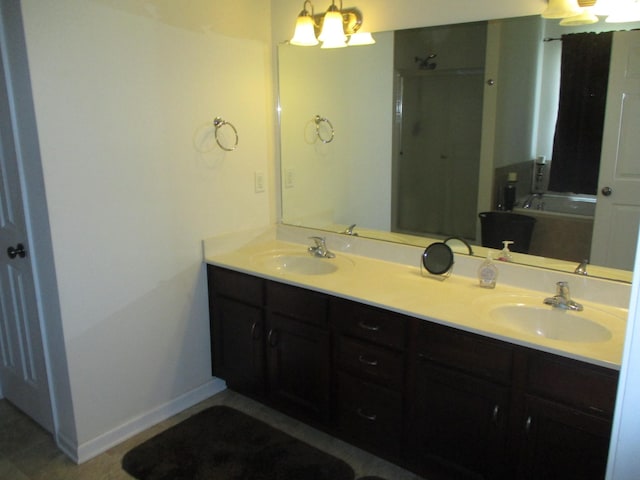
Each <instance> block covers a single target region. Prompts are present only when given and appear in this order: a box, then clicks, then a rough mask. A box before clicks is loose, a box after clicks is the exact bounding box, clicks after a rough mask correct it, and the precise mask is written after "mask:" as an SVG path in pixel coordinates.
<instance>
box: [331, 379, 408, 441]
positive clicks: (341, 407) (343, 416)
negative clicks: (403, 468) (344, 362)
mask: <svg viewBox="0 0 640 480" xmlns="http://www.w3.org/2000/svg"><path fill="white" fill-rule="evenodd" d="M337 390H338V391H337V393H338V411H337V423H338V428H339V430H340V431H341V432H343V433H344V434H345V435H346V436H348V437H350V438H353V439H355V440H358V441H359V443H362V444H364V445H368V446H372V447H377V448H384V449H385V450H386V451H391V452H394V453H396V452H397V451H398V450H399V446H400V439H401V435H402V396H401V395H400V394H399V393H397V392H392V391H390V390H386V389H384V388H382V387H380V386H378V385H375V384H373V383H369V382H367V381H364V380H360V379H358V378H356V377H353V376H351V375H349V374H347V373H344V372H339V373H338V388H337Z"/></svg>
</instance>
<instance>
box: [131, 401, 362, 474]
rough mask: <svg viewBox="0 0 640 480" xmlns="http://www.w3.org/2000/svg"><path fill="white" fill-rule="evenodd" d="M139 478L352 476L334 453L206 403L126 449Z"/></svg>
mask: <svg viewBox="0 0 640 480" xmlns="http://www.w3.org/2000/svg"><path fill="white" fill-rule="evenodd" d="M122 468H124V469H125V470H126V471H127V472H128V473H129V474H130V475H133V476H134V477H135V478H138V479H140V480H300V479H305V480H353V478H354V476H355V474H354V471H353V469H352V468H351V467H350V466H349V465H348V464H346V463H345V462H343V461H342V460H339V459H337V458H335V457H332V456H331V455H329V454H327V453H324V452H322V451H320V450H318V449H317V448H315V447H312V446H311V445H308V444H306V443H303V442H301V441H300V440H297V439H295V438H293V437H292V436H290V435H288V434H286V433H284V432H282V431H280V430H277V429H275V428H273V427H271V426H269V425H267V424H266V423H264V422H262V421H260V420H256V419H255V418H252V417H250V416H248V415H245V414H244V413H242V412H239V411H237V410H234V409H233V408H229V407H224V406H220V407H211V408H209V409H207V410H204V411H202V412H200V413H197V414H196V415H194V416H192V417H190V418H188V419H187V420H185V421H183V422H181V423H179V424H178V425H175V426H173V427H171V428H169V429H167V430H165V431H164V432H162V433H160V434H158V435H156V436H155V437H153V438H151V439H149V440H147V441H146V442H144V443H142V444H140V445H138V446H137V447H135V448H133V449H131V450H130V451H129V452H127V453H126V454H125V456H124V457H123V459H122Z"/></svg>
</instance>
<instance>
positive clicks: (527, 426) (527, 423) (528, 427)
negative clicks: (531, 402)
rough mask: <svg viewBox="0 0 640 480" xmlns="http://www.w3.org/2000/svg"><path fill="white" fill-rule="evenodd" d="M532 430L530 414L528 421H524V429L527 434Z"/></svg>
mask: <svg viewBox="0 0 640 480" xmlns="http://www.w3.org/2000/svg"><path fill="white" fill-rule="evenodd" d="M530 430H531V415H529V416H528V417H527V421H526V422H524V431H525V433H526V434H529V431H530Z"/></svg>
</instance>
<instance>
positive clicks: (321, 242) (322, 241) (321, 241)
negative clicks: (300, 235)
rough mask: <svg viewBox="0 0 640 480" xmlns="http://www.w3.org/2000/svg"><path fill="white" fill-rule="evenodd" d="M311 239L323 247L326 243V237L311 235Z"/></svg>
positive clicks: (317, 245)
mask: <svg viewBox="0 0 640 480" xmlns="http://www.w3.org/2000/svg"><path fill="white" fill-rule="evenodd" d="M309 240H313V241H314V242H315V244H316V247H318V248H321V247H324V246H325V245H326V243H325V242H326V240H325V237H309Z"/></svg>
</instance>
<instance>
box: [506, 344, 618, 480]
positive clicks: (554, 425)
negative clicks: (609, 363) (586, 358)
mask: <svg viewBox="0 0 640 480" xmlns="http://www.w3.org/2000/svg"><path fill="white" fill-rule="evenodd" d="M617 381H618V374H617V372H615V371H612V370H609V369H606V368H601V367H597V366H594V365H588V364H585V363H582V362H577V361H574V360H570V359H566V358H562V357H558V356H555V355H547V354H541V353H539V352H531V353H530V354H529V356H528V359H527V368H526V374H525V376H524V395H523V415H522V416H521V417H520V419H519V422H520V425H519V426H518V429H519V431H520V432H521V435H520V437H519V438H520V439H521V445H520V463H519V469H518V477H517V478H520V479H531V480H533V479H538V478H549V479H553V478H558V479H563V480H564V479H576V480H577V479H581V480H590V479H591V480H600V479H603V478H604V476H605V470H606V465H607V455H608V452H609V439H610V435H611V421H612V417H613V410H614V404H615V395H616V390H617Z"/></svg>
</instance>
